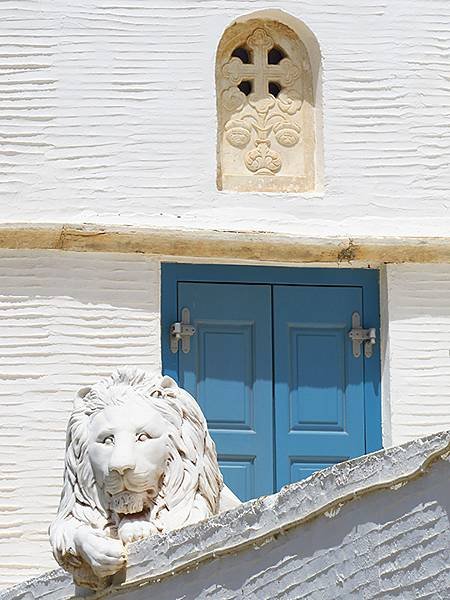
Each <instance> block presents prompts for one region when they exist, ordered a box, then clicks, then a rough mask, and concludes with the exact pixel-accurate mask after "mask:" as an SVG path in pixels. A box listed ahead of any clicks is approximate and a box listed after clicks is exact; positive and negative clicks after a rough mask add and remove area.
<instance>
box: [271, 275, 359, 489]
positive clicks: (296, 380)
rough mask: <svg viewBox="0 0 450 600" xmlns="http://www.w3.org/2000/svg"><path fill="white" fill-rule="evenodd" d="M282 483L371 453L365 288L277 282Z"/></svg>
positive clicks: (275, 309) (277, 422)
mask: <svg viewBox="0 0 450 600" xmlns="http://www.w3.org/2000/svg"><path fill="white" fill-rule="evenodd" d="M273 294H274V295H273V314H274V383H275V387H274V390H275V394H274V395H275V415H276V416H275V427H276V456H277V462H276V486H277V488H278V489H279V488H280V487H281V486H283V485H285V484H287V483H291V482H293V481H298V480H299V479H303V478H305V477H308V476H309V475H311V473H313V472H314V471H317V470H318V469H322V468H324V467H327V466H329V465H332V464H333V463H336V462H341V461H343V460H346V459H348V458H352V457H355V456H360V455H362V454H364V453H365V431H364V370H363V369H364V360H363V358H362V357H359V358H355V357H354V356H353V352H352V343H351V341H350V339H349V337H348V331H349V330H350V329H351V328H352V325H351V316H352V313H353V312H354V311H358V312H359V313H360V314H362V290H361V288H360V287H325V286H283V285H281V286H274V293H273Z"/></svg>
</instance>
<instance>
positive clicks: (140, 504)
mask: <svg viewBox="0 0 450 600" xmlns="http://www.w3.org/2000/svg"><path fill="white" fill-rule="evenodd" d="M154 497H155V490H153V489H150V490H146V491H145V492H132V491H130V490H124V491H122V492H119V493H118V494H112V495H111V497H110V501H109V503H110V508H111V510H112V511H114V512H115V513H118V514H123V515H130V514H134V513H140V512H142V511H143V510H145V509H146V508H148V507H149V506H150V505H151V504H152V500H153V498H154Z"/></svg>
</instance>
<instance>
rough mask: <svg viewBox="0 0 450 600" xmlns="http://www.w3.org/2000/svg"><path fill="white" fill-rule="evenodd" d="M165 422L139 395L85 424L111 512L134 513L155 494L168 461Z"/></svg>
mask: <svg viewBox="0 0 450 600" xmlns="http://www.w3.org/2000/svg"><path fill="white" fill-rule="evenodd" d="M168 429H169V427H168V423H167V422H166V421H165V420H164V419H163V418H162V416H161V415H160V414H159V413H158V412H156V410H155V409H154V408H152V406H151V405H150V404H149V403H148V402H146V401H145V400H144V399H143V398H141V397H140V396H139V395H138V394H136V393H135V392H133V390H129V391H128V392H127V397H126V398H125V402H124V403H123V404H121V405H119V406H108V407H106V408H104V409H103V410H101V411H100V412H98V413H97V414H95V415H94V416H93V417H92V419H91V421H90V424H89V436H88V454H89V460H90V463H91V466H92V470H93V474H94V477H95V482H96V484H97V486H98V487H99V488H100V489H101V490H102V491H103V494H104V496H105V499H106V501H107V502H108V504H109V508H110V509H111V510H112V511H113V512H115V513H118V514H130V513H138V512H141V511H142V510H144V509H145V508H146V507H148V506H149V505H150V504H151V502H152V500H153V498H154V497H155V496H156V495H157V494H158V492H159V489H160V487H161V483H162V479H163V476H164V472H165V469H166V465H167V461H168V458H169V435H168V433H169V432H168Z"/></svg>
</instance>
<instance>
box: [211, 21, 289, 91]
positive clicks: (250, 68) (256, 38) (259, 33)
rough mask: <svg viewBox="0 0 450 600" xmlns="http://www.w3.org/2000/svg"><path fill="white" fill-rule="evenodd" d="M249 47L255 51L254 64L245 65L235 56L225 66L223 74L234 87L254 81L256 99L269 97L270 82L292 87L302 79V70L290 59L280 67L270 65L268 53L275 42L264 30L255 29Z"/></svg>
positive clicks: (284, 59) (282, 61) (279, 65)
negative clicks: (243, 82) (247, 81)
mask: <svg viewBox="0 0 450 600" xmlns="http://www.w3.org/2000/svg"><path fill="white" fill-rule="evenodd" d="M247 45H248V47H249V48H251V50H252V51H253V63H252V64H244V63H243V62H242V61H241V59H240V58H238V57H237V56H234V57H233V58H231V59H230V60H229V61H228V62H227V63H226V64H225V65H224V66H223V69H222V72H223V76H224V77H225V78H226V79H228V80H229V81H230V83H232V84H234V85H239V84H240V83H241V81H243V80H246V79H251V80H253V93H254V94H255V99H257V100H259V99H261V98H266V97H267V95H268V93H269V82H270V81H276V82H279V83H280V84H281V85H282V86H290V85H291V84H292V83H294V81H295V80H296V79H298V78H299V77H300V70H299V69H298V68H297V67H296V66H295V65H294V64H293V63H292V61H291V60H290V59H289V58H283V59H282V60H281V61H280V62H279V64H278V65H269V64H268V60H267V59H268V51H269V50H270V49H271V48H273V46H274V42H273V40H272V38H271V37H270V35H268V34H267V33H266V31H264V29H261V28H258V29H255V31H254V32H253V33H252V35H251V36H250V37H249V38H248V39H247Z"/></svg>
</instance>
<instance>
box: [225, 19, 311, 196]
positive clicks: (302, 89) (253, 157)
mask: <svg viewBox="0 0 450 600" xmlns="http://www.w3.org/2000/svg"><path fill="white" fill-rule="evenodd" d="M216 77H217V102H218V116H219V119H218V123H219V136H218V137H219V139H218V143H219V148H218V160H219V165H218V187H219V189H232V190H241V191H307V190H311V189H313V188H314V107H313V92H312V75H311V66H310V62H309V57H308V53H307V50H306V48H305V46H304V45H303V44H302V42H301V41H300V40H299V38H298V37H297V35H296V34H295V33H294V32H293V31H292V30H291V29H290V28H288V27H287V26H285V25H282V24H281V23H278V22H275V21H262V20H252V21H248V22H247V23H236V24H235V25H233V26H232V27H230V28H229V29H228V30H227V31H226V32H225V34H224V36H223V38H222V40H221V43H220V45H219V50H218V57H217V71H216Z"/></svg>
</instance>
